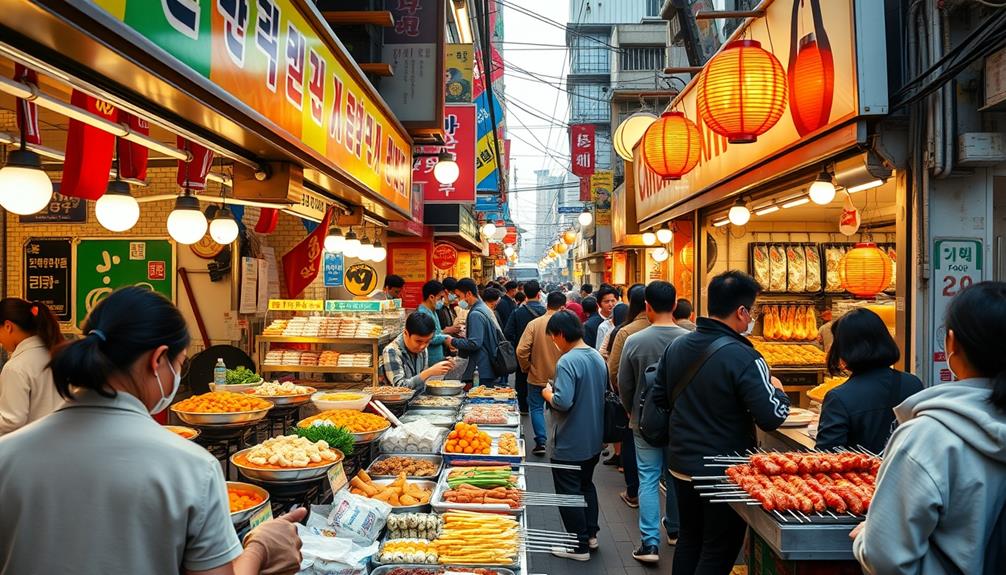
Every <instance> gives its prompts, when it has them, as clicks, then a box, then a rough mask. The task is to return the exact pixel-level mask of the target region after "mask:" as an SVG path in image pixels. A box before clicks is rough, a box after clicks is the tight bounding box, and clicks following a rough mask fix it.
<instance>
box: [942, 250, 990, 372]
mask: <svg viewBox="0 0 1006 575" xmlns="http://www.w3.org/2000/svg"><path fill="white" fill-rule="evenodd" d="M984 249H985V248H984V245H983V243H982V241H981V240H980V239H977V238H941V239H937V240H936V241H935V242H934V243H933V251H932V254H933V259H935V263H936V265H935V266H933V270H934V271H933V279H934V280H935V283H934V285H933V289H932V292H933V317H934V318H937V320H936V322H935V323H937V324H938V325H939V326H940V327H939V328H938V329H936V330H934V332H933V341H932V349H933V371H932V375H931V378H932V379H931V380H930V382H929V383H930V384H931V385H935V384H937V383H942V382H946V381H951V380H953V374H951V373H950V366H949V364H948V363H947V354H946V350H945V349H944V347H943V346H944V340H945V339H946V336H947V328H946V326H944V325H942V318H943V315H944V313H946V310H947V306H948V305H950V300H952V299H953V298H954V296H956V295H957V294H959V293H960V292H961V290H963V289H964V288H966V287H968V286H971V285H972V284H976V283H978V282H980V281H982V279H984V273H985V268H984V266H983V261H982V256H983V251H984Z"/></svg>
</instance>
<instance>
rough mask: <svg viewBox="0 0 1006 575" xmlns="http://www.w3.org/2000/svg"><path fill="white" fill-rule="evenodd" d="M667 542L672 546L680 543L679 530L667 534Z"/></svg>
mask: <svg viewBox="0 0 1006 575" xmlns="http://www.w3.org/2000/svg"><path fill="white" fill-rule="evenodd" d="M667 544H668V545H670V546H671V547H674V546H675V545H677V544H678V532H677V531H675V532H674V533H668V534H667Z"/></svg>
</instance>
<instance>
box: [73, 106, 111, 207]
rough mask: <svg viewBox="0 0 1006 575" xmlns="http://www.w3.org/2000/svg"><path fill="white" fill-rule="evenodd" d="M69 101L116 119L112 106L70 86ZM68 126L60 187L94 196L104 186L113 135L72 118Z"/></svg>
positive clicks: (103, 189) (104, 116)
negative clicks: (71, 91)
mask: <svg viewBox="0 0 1006 575" xmlns="http://www.w3.org/2000/svg"><path fill="white" fill-rule="evenodd" d="M70 103H71V104H73V105H74V106H77V107H78V108H83V109H85V110H87V111H88V112H91V113H92V114H95V115H98V116H101V117H102V118H105V119H107V120H110V121H112V122H117V121H118V116H119V114H118V110H116V108H115V106H113V105H111V104H109V103H108V102H106V101H104V100H99V99H97V98H94V97H91V96H88V95H87V94H85V93H83V92H80V91H77V90H74V91H73V94H72V95H71V96H70ZM68 126H69V127H68V128H67V133H66V159H64V160H63V180H62V186H61V188H60V191H61V192H62V194H63V195H64V196H73V197H75V198H84V199H87V200H97V199H98V198H100V197H101V196H102V195H103V194H104V193H105V188H107V187H108V173H109V171H110V170H111V169H112V151H113V149H114V148H115V136H113V135H112V134H109V133H108V132H106V131H104V130H100V129H98V128H95V127H93V126H89V125H87V124H85V123H84V122H81V121H80V120H74V119H73V118H70V120H69V124H68Z"/></svg>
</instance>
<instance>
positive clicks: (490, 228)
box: [482, 222, 496, 238]
mask: <svg viewBox="0 0 1006 575" xmlns="http://www.w3.org/2000/svg"><path fill="white" fill-rule="evenodd" d="M482 235H483V236H485V237H487V238H491V237H493V236H494V235H496V224H494V223H492V222H486V224H485V225H484V226H482Z"/></svg>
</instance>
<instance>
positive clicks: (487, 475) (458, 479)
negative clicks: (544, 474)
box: [447, 471, 516, 489]
mask: <svg viewBox="0 0 1006 575" xmlns="http://www.w3.org/2000/svg"><path fill="white" fill-rule="evenodd" d="M511 478H512V476H511V474H510V472H509V471H466V472H464V473H462V474H459V475H455V476H454V477H451V478H450V479H448V480H447V484H448V485H450V487H451V489H455V488H457V486H458V485H462V484H467V485H472V486H474V487H482V488H484V489H493V488H495V487H516V485H514V483H513V482H512V481H511Z"/></svg>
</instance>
